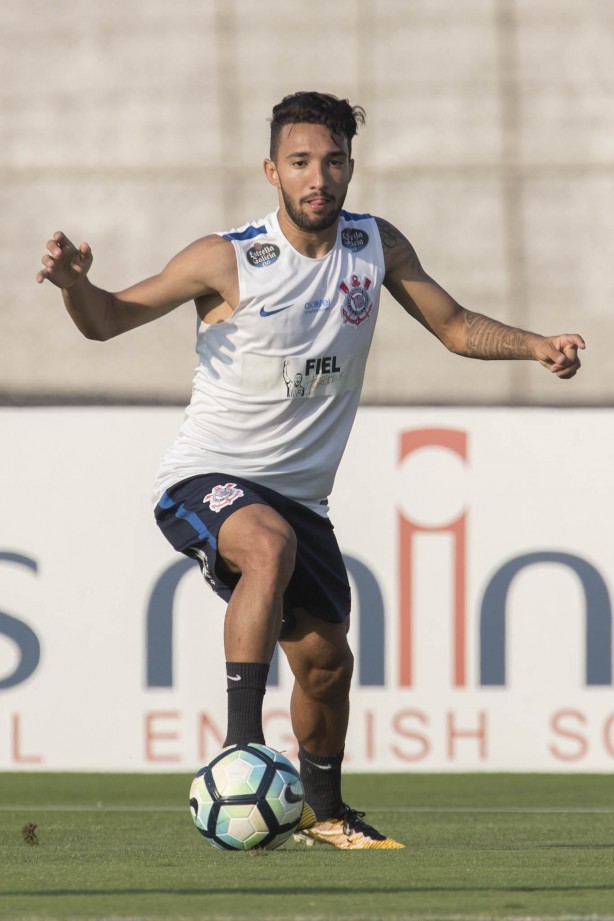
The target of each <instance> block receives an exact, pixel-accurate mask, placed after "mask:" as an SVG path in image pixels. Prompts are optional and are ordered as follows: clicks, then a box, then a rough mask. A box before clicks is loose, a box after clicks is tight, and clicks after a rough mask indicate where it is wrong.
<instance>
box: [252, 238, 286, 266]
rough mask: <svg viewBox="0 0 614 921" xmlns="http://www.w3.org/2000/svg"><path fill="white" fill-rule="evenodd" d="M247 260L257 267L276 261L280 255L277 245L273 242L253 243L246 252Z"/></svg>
mask: <svg viewBox="0 0 614 921" xmlns="http://www.w3.org/2000/svg"><path fill="white" fill-rule="evenodd" d="M246 255H247V261H248V262H250V263H251V264H252V265H253V266H255V267H256V268H257V269H261V268H263V267H264V266H267V265H273V263H274V262H277V260H278V259H279V255H280V249H279V246H275V244H274V243H254V245H253V246H252V247H250V249H248V251H247V253H246Z"/></svg>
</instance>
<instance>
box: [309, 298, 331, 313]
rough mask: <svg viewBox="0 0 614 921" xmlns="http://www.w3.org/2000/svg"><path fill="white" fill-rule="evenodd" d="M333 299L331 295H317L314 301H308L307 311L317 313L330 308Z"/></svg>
mask: <svg viewBox="0 0 614 921" xmlns="http://www.w3.org/2000/svg"><path fill="white" fill-rule="evenodd" d="M330 307H331V300H330V298H329V297H317V298H316V299H315V300H313V301H307V303H306V304H305V313H317V312H318V311H319V310H330Z"/></svg>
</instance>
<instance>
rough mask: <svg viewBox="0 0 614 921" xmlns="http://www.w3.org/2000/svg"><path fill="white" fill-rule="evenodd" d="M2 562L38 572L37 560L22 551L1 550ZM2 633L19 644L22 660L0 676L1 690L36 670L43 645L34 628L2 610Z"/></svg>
mask: <svg viewBox="0 0 614 921" xmlns="http://www.w3.org/2000/svg"><path fill="white" fill-rule="evenodd" d="M0 562H3V563H15V564H16V565H17V566H24V567H25V568H26V569H30V570H31V571H32V572H34V573H36V572H38V566H37V563H36V560H33V559H32V558H31V557H29V556H23V555H22V554H20V553H7V552H6V551H4V552H3V551H0ZM0 635H4V636H6V637H8V639H10V640H13V642H14V643H15V644H16V645H17V647H18V648H19V652H20V660H19V662H18V664H17V667H16V668H15V669H14V671H13V672H12V674H10V675H6V676H0V690H4V689H5V688H13V687H15V685H16V684H21V683H22V681H26V680H27V679H28V678H29V677H30V675H32V674H33V672H35V671H36V668H37V667H38V663H39V661H40V657H41V647H40V642H39V639H38V637H37V635H36V633H35V632H34V630H32V628H31V627H28V625H27V624H25V623H24V622H23V621H22V620H19V618H17V617H13V616H12V615H11V614H6V613H5V612H4V611H0Z"/></svg>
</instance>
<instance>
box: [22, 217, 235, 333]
mask: <svg viewBox="0 0 614 921" xmlns="http://www.w3.org/2000/svg"><path fill="white" fill-rule="evenodd" d="M47 250H48V252H47V253H46V254H45V255H44V256H43V258H42V260H41V261H42V263H43V268H42V269H41V270H40V271H39V273H38V275H37V276H36V280H37V281H38V282H39V284H40V283H42V282H43V281H45V280H46V279H47V280H49V281H50V282H52V283H53V284H54V285H56V287H58V288H60V289H61V291H62V296H63V298H64V304H65V306H66V309H67V311H68V313H69V315H70V317H71V318H72V320H73V322H74V323H75V325H76V326H77V328H78V329H79V330H80V332H81V333H83V335H84V336H85V337H86V338H88V339H99V340H106V339H111V338H113V337H114V336H119V335H120V334H121V333H125V332H128V330H131V329H135V328H136V327H137V326H142V325H143V324H144V323H149V322H151V321H152V320H156V319H158V317H162V316H164V315H165V314H167V313H170V311H171V310H174V309H175V308H176V307H179V306H180V304H185V303H186V302H187V301H190V300H194V299H197V298H206V297H207V296H208V295H212V294H218V295H220V296H221V297H222V299H223V301H224V302H226V303H227V304H230V305H232V306H234V305H236V303H237V300H238V291H237V287H238V281H237V270H236V257H235V254H234V247H233V246H232V243H230V242H229V241H228V240H225V239H224V238H223V237H219V236H217V235H212V236H209V237H203V238H202V239H200V240H197V241H196V242H195V243H192V244H191V245H190V246H188V247H187V248H186V249H184V250H182V251H181V252H180V253H178V254H177V255H176V256H175V257H174V258H173V259H171V261H170V262H169V263H168V265H167V266H166V267H165V268H164V269H163V270H162V271H161V272H160V273H159V274H158V275H153V276H152V277H151V278H146V279H145V280H144V281H141V282H138V283H137V284H135V285H132V286H131V287H129V288H126V289H124V290H123V291H118V292H115V293H112V292H111V291H105V290H104V289H103V288H98V287H96V285H93V284H92V283H91V282H90V280H89V278H88V277H87V275H88V272H89V270H90V268H91V265H92V260H93V257H92V251H91V249H90V246H89V244H88V243H81V244H80V245H79V247H76V246H75V245H74V244H73V243H71V241H70V240H69V239H68V238H67V237H66V236H65V234H63V233H62V232H61V231H58V232H57V233H55V234H54V235H53V238H52V239H51V240H49V242H48V243H47Z"/></svg>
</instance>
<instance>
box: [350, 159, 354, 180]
mask: <svg viewBox="0 0 614 921" xmlns="http://www.w3.org/2000/svg"><path fill="white" fill-rule="evenodd" d="M353 175H354V161H353V160H350V182H351V181H352V176H353Z"/></svg>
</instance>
